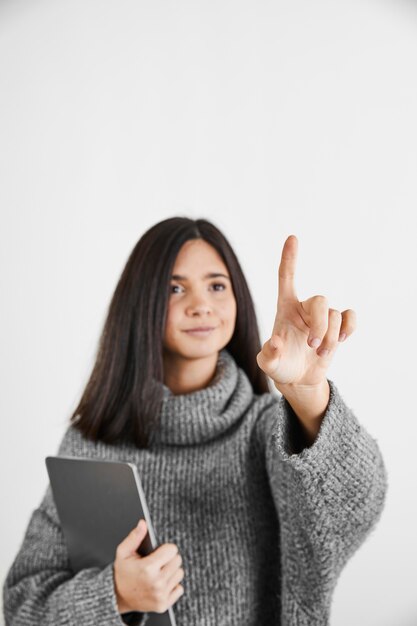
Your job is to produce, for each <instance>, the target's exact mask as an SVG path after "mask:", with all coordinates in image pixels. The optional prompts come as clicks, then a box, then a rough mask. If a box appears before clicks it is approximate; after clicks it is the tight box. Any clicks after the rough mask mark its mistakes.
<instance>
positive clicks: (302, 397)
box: [275, 378, 330, 446]
mask: <svg viewBox="0 0 417 626" xmlns="http://www.w3.org/2000/svg"><path fill="white" fill-rule="evenodd" d="M275 387H276V388H277V389H278V391H279V392H280V393H282V395H283V396H284V397H285V399H286V400H287V401H288V403H289V404H290V406H291V408H292V410H293V411H294V413H295V415H296V417H297V418H298V420H299V422H300V425H301V429H302V432H303V435H304V437H305V440H306V444H307V445H308V446H311V445H312V444H313V443H314V442H315V440H316V437H317V435H318V433H319V430H320V426H321V423H322V421H323V417H324V415H325V413H326V409H327V407H328V404H329V399H330V387H329V383H328V380H327V378H326V379H324V380H323V381H322V382H321V383H319V384H318V385H313V386H312V385H278V384H277V383H275Z"/></svg>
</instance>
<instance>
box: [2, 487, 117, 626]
mask: <svg viewBox="0 0 417 626" xmlns="http://www.w3.org/2000/svg"><path fill="white" fill-rule="evenodd" d="M54 509H55V506H54V503H53V500H52V495H51V491H50V488H49V487H48V489H47V492H46V494H45V497H44V499H43V501H42V503H41V505H40V506H39V508H38V509H36V510H35V511H34V512H33V514H32V516H31V519H30V521H29V525H28V528H27V530H26V534H25V537H24V540H23V544H22V546H21V548H20V550H19V552H18V554H17V556H16V558H15V561H14V563H13V564H12V567H11V568H10V570H9V573H8V576H7V578H6V581H5V584H4V588H3V604H4V615H5V623H6V626H9V625H10V626H11V625H13V626H29V625H30V626H35V625H36V626H38V625H39V626H40V625H42V626H52V625H54V626H61V625H62V626H64V624H65V626H72V625H73V626H87V625H90V624H93V623H96V624H99V623H101V624H107V625H108V626H123V621H122V619H121V617H120V615H119V613H118V610H117V603H116V598H115V593H114V584H113V565H112V564H110V565H108V566H107V567H106V568H104V569H103V570H100V569H98V568H89V569H84V570H82V571H80V572H78V573H77V574H76V575H74V574H73V572H72V571H71V569H70V565H69V562H68V553H67V549H66V544H65V540H64V538H63V535H62V530H61V527H60V525H59V522H58V519H57V516H56V511H55V510H54Z"/></svg>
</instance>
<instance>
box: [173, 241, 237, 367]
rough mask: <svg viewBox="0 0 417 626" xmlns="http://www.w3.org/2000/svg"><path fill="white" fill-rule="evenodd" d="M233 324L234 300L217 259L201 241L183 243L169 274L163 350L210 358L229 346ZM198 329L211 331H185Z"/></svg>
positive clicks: (188, 356) (223, 265) (225, 274)
mask: <svg viewBox="0 0 417 626" xmlns="http://www.w3.org/2000/svg"><path fill="white" fill-rule="evenodd" d="M210 274H211V275H212V276H209V275H210ZM214 274H218V276H213V275H214ZM235 322H236V300H235V296H234V293H233V289H232V283H231V278H230V275H229V272H228V270H227V268H226V266H225V264H224V263H223V261H222V259H221V257H220V256H219V254H218V253H217V251H216V250H215V249H214V248H213V247H212V246H210V244H208V243H207V242H206V241H204V240H202V239H192V240H189V241H186V242H185V244H184V245H183V246H182V248H181V249H180V251H179V253H178V255H177V258H176V261H175V264H174V268H173V272H172V279H171V284H170V296H169V301H168V311H167V321H166V325H165V336H164V349H165V350H166V351H168V352H171V353H174V354H176V355H180V356H183V357H185V358H201V357H205V356H210V355H213V354H214V353H215V352H219V351H220V350H221V349H222V348H224V347H225V346H226V345H227V344H228V343H229V341H230V339H231V338H232V336H233V332H234V328H235ZM198 327H211V328H212V329H213V330H210V331H202V332H194V333H193V332H189V331H190V329H195V328H198Z"/></svg>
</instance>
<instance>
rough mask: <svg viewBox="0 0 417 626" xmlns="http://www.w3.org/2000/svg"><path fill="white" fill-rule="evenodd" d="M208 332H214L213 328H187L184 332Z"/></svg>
mask: <svg viewBox="0 0 417 626" xmlns="http://www.w3.org/2000/svg"><path fill="white" fill-rule="evenodd" d="M209 330H214V326H196V328H187V329H186V330H185V331H184V332H186V333H195V332H207V331H209Z"/></svg>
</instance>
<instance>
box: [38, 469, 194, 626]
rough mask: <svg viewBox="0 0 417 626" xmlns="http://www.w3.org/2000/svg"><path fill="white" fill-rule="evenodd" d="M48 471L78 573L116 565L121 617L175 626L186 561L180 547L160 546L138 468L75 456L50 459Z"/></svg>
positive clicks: (74, 567)
mask: <svg viewBox="0 0 417 626" xmlns="http://www.w3.org/2000/svg"><path fill="white" fill-rule="evenodd" d="M46 466H47V470H48V474H49V479H50V483H51V488H52V493H53V496H54V501H55V504H56V508H57V512H58V516H59V519H60V522H61V526H62V530H63V533H64V537H65V540H66V543H67V547H68V554H69V560H70V564H71V568H72V570H73V571H74V574H75V573H77V572H79V571H80V570H82V569H85V568H89V567H100V568H104V567H106V566H107V565H109V564H110V563H113V562H114V574H115V594H116V597H117V601H118V608H119V612H120V613H124V612H127V611H129V612H131V611H136V612H147V613H148V616H147V621H146V626H176V623H175V617H174V612H173V609H172V604H173V603H175V602H176V601H177V600H178V599H179V597H180V596H181V595H182V593H183V588H182V586H181V585H180V584H179V582H180V580H182V578H183V575H184V572H183V570H182V568H181V564H182V560H181V557H180V555H179V554H178V549H177V546H176V545H175V544H171V543H165V544H162V545H159V546H158V543H157V539H156V535H155V532H154V529H153V525H152V522H151V518H150V514H149V511H148V507H147V504H146V499H145V493H144V491H143V488H142V484H141V481H140V478H139V473H138V471H137V468H136V466H135V465H133V464H131V463H122V462H116V461H102V460H93V459H84V458H76V457H47V458H46ZM139 520H142V521H140V522H139V524H140V525H139V524H138V521H139Z"/></svg>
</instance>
